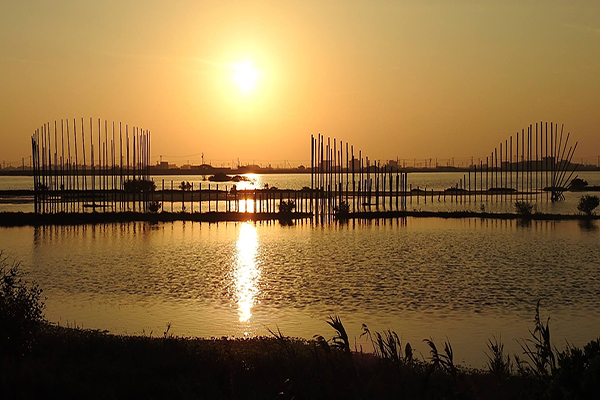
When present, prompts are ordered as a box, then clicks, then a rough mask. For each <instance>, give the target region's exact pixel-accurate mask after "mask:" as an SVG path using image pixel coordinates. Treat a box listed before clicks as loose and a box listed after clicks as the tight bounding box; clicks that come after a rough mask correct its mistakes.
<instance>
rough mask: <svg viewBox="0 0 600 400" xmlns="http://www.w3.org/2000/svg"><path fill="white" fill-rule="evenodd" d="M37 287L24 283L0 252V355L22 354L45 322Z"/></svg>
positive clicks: (17, 271) (19, 273)
mask: <svg viewBox="0 0 600 400" xmlns="http://www.w3.org/2000/svg"><path fill="white" fill-rule="evenodd" d="M41 295H42V290H41V289H40V288H39V287H38V285H37V284H35V283H31V284H28V283H27V282H25V281H24V280H23V274H22V273H21V271H20V270H19V263H18V262H14V261H10V260H9V259H8V257H5V256H4V255H3V253H2V252H1V251H0V354H6V353H16V354H21V353H22V352H24V351H25V350H27V349H28V348H29V347H30V346H31V344H32V343H33V340H34V337H35V334H36V332H37V330H38V328H39V326H40V323H41V322H42V321H43V320H44V308H45V304H44V300H43V299H42V298H41Z"/></svg>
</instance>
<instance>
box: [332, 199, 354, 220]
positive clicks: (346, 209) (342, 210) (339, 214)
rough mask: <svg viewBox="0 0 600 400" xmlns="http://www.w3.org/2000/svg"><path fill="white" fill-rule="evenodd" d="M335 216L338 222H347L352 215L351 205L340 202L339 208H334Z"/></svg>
mask: <svg viewBox="0 0 600 400" xmlns="http://www.w3.org/2000/svg"><path fill="white" fill-rule="evenodd" d="M333 215H334V217H335V219H337V220H341V221H344V220H347V219H348V216H349V215H350V205H349V204H348V203H346V202H345V201H342V202H340V205H339V207H338V206H335V207H334V208H333Z"/></svg>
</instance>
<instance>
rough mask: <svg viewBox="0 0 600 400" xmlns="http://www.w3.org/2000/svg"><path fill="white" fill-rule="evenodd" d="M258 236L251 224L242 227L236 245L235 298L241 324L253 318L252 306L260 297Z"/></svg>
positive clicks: (246, 223) (244, 224)
mask: <svg viewBox="0 0 600 400" xmlns="http://www.w3.org/2000/svg"><path fill="white" fill-rule="evenodd" d="M257 250H258V235H257V233H256V228H255V227H254V225H253V224H252V223H250V222H244V223H243V224H242V225H241V229H240V235H239V237H238V240H237V244H236V252H237V254H236V257H237V259H236V267H235V272H234V278H235V296H236V299H237V303H238V315H239V320H240V322H247V321H248V320H249V319H250V317H252V306H254V303H255V302H256V297H257V295H258V278H259V277H260V268H259V265H258V263H257V260H256V254H257Z"/></svg>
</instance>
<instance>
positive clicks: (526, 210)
mask: <svg viewBox="0 0 600 400" xmlns="http://www.w3.org/2000/svg"><path fill="white" fill-rule="evenodd" d="M515 210H517V214H520V215H523V216H530V215H531V213H532V212H533V204H531V203H530V202H528V201H517V202H515Z"/></svg>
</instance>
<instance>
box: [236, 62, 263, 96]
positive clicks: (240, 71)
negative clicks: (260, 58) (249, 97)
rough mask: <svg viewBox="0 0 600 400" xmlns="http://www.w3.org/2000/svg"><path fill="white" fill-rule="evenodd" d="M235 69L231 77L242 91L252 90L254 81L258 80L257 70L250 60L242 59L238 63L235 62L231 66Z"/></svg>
mask: <svg viewBox="0 0 600 400" xmlns="http://www.w3.org/2000/svg"><path fill="white" fill-rule="evenodd" d="M233 69H234V70H235V74H234V75H233V79H234V80H235V81H236V82H237V84H238V85H239V86H240V89H241V90H242V91H243V92H248V91H250V90H252V88H253V87H254V85H255V84H256V81H257V80H258V72H256V70H255V69H254V67H252V63H251V62H250V61H244V62H242V63H239V64H235V65H234V66H233Z"/></svg>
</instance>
